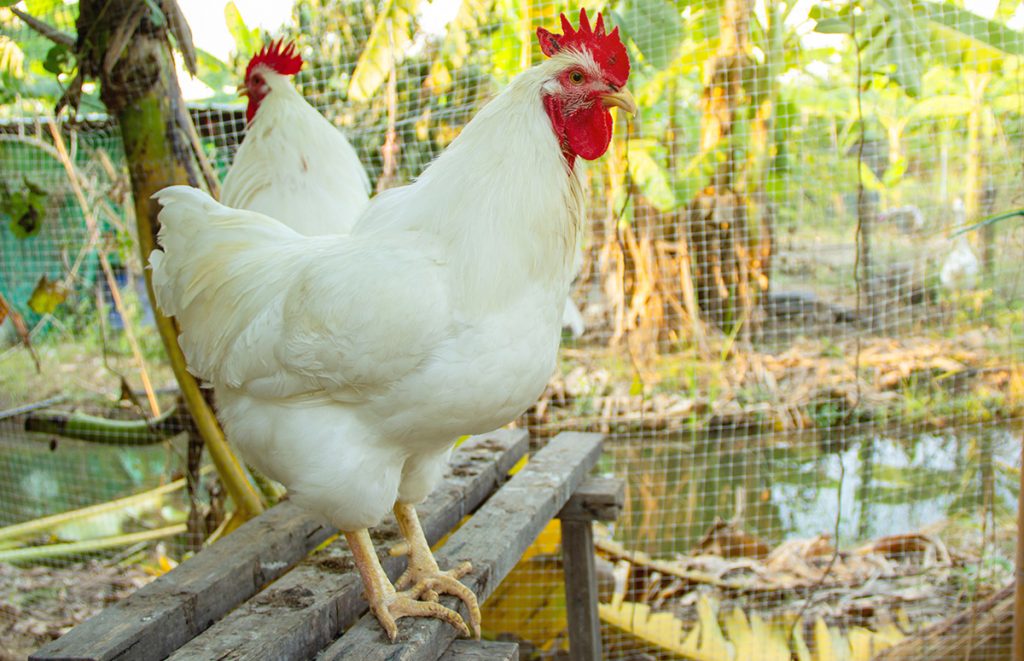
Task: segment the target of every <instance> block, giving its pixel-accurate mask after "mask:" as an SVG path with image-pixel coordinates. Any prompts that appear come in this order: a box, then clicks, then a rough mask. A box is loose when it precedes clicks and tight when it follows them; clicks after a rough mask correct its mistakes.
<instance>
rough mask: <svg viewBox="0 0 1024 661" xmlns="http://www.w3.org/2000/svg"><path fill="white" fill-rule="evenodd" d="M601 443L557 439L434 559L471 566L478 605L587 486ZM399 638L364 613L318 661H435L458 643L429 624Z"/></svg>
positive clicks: (440, 626)
mask: <svg viewBox="0 0 1024 661" xmlns="http://www.w3.org/2000/svg"><path fill="white" fill-rule="evenodd" d="M601 440H602V437H601V435H599V434H581V433H563V434H559V435H558V436H556V437H555V438H554V439H553V440H552V441H551V442H550V443H548V445H547V446H546V447H544V448H543V449H541V450H540V451H539V452H537V453H536V454H535V455H534V456H533V457H532V458H531V459H530V462H529V463H528V464H526V467H525V468H523V470H521V471H520V472H519V473H517V474H516V475H515V476H514V477H513V478H512V479H511V480H509V482H508V484H506V485H505V486H504V487H502V488H501V490H500V491H498V493H496V494H495V495H494V496H493V497H492V498H491V499H490V500H489V501H487V503H486V504H485V505H484V506H483V507H481V508H480V511H478V512H477V513H476V514H475V515H474V516H473V517H472V518H471V519H470V520H469V521H467V522H466V523H465V524H464V525H463V526H462V527H461V528H459V529H458V530H457V531H456V532H455V533H454V534H453V535H452V536H451V538H450V539H449V540H448V542H447V543H446V544H445V545H444V546H443V547H442V548H441V550H440V552H439V553H438V554H437V555H438V559H439V560H440V561H441V564H442V566H445V565H447V566H454V565H455V564H457V563H458V562H461V561H463V560H470V561H472V563H473V571H472V572H471V573H470V574H468V575H467V576H465V577H464V578H463V579H462V580H463V582H464V583H465V584H466V585H468V586H469V588H470V589H471V590H473V591H474V592H475V593H476V595H477V597H478V598H479V599H480V602H481V603H483V602H484V601H486V599H487V597H489V596H490V595H491V593H492V592H494V589H495V588H496V587H497V586H498V584H499V583H501V581H502V580H503V579H504V578H505V577H506V576H507V575H508V573H509V572H510V571H511V570H512V568H513V567H514V566H515V564H516V562H518V561H519V558H521V557H522V556H523V553H525V552H526V549H527V548H529V546H530V544H532V543H533V540H534V539H536V538H537V535H538V534H539V533H540V532H541V530H543V529H544V526H545V525H547V523H548V521H550V520H551V519H552V518H554V517H555V515H557V514H558V512H559V511H560V510H561V509H562V507H563V506H564V505H565V503H566V502H567V501H568V500H569V497H570V496H571V495H572V493H573V492H574V491H576V489H577V488H578V487H579V485H580V484H582V483H583V481H584V479H586V476H587V473H589V472H590V469H591V468H593V466H594V464H596V463H597V459H598V457H599V456H600V453H601ZM441 601H442V603H444V605H445V606H448V607H449V608H453V609H456V610H458V611H459V612H460V613H461V614H462V615H463V617H465V616H466V608H465V605H464V604H462V602H461V601H458V600H456V599H455V598H453V597H443V598H442V600H441ZM398 631H399V633H398V641H397V642H395V643H394V644H392V643H389V642H388V639H387V636H386V635H385V634H384V631H383V629H381V627H380V624H379V623H378V622H377V620H376V618H375V617H374V616H373V615H372V614H367V615H365V616H364V617H363V618H362V619H360V620H359V622H357V623H356V624H355V625H353V626H352V628H351V629H349V630H348V631H347V632H346V633H345V635H344V636H342V637H341V638H340V639H338V640H337V641H336V642H335V643H334V644H332V645H330V646H329V647H328V648H327V649H325V650H324V651H323V652H321V653H320V654H319V655H318V656H317V659H318V660H319V661H335V660H339V659H360V660H361V661H385V660H386V661H414V660H421V659H432V658H438V657H439V656H440V655H441V654H442V653H443V652H444V651H445V650H446V649H447V648H448V646H449V645H450V644H451V643H452V641H453V640H454V639H455V636H456V631H455V629H454V628H453V627H452V626H451V625H449V624H447V623H444V622H441V621H440V620H435V619H426V618H406V619H402V620H399V621H398Z"/></svg>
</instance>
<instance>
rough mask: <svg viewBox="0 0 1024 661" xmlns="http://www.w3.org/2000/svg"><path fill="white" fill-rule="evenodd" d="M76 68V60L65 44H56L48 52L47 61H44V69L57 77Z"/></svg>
mask: <svg viewBox="0 0 1024 661" xmlns="http://www.w3.org/2000/svg"><path fill="white" fill-rule="evenodd" d="M74 66H75V58H74V56H73V55H72V54H71V51H69V50H68V48H67V46H65V45H63V44H54V45H53V47H52V48H50V50H48V51H47V52H46V59H45V60H43V69H45V70H46V71H49V72H50V73H52V74H53V75H55V76H57V75H60V74H62V73H65V72H68V71H70V70H71V69H73V68H74Z"/></svg>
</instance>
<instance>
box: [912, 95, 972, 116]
mask: <svg viewBox="0 0 1024 661" xmlns="http://www.w3.org/2000/svg"><path fill="white" fill-rule="evenodd" d="M971 105H972V103H971V100H970V99H969V98H968V97H966V96H962V95H959V94H942V95H940V96H931V97H928V98H927V99H924V100H922V101H920V102H918V103H916V104H914V107H913V108H911V109H910V115H911V117H914V118H920V119H936V118H939V117H963V116H965V115H967V113H969V112H970V111H971Z"/></svg>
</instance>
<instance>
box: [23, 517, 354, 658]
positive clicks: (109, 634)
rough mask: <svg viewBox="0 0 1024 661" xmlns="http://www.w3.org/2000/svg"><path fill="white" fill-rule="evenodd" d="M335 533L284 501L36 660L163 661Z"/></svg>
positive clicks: (67, 636) (56, 643)
mask: <svg viewBox="0 0 1024 661" xmlns="http://www.w3.org/2000/svg"><path fill="white" fill-rule="evenodd" d="M334 532H335V531H334V530H333V529H332V528H331V527H330V526H327V525H325V524H323V523H321V522H319V521H316V520H315V519H313V518H312V517H310V516H309V515H307V514H306V513H305V512H304V511H303V510H301V509H299V508H298V507H297V506H295V505H294V504H292V503H289V502H287V501H286V502H283V503H281V504H279V505H277V506H276V507H274V508H273V509H271V510H270V511H268V512H265V513H264V514H262V515H261V516H259V517H257V518H255V519H253V520H251V521H248V522H246V523H245V525H243V526H242V527H240V528H239V529H238V530H236V531H235V532H233V533H232V534H230V535H228V536H227V537H225V538H224V539H222V540H221V541H219V542H217V543H216V544H214V545H213V546H211V547H210V548H208V549H206V550H204V551H203V552H201V553H198V554H196V555H195V556H194V557H193V558H191V559H189V560H188V562H184V563H182V564H181V565H180V566H179V567H177V568H176V569H174V571H172V572H168V573H167V574H165V575H164V576H161V577H160V578H158V579H156V580H155V581H153V582H152V583H150V584H149V585H146V586H144V587H142V588H140V589H139V590H137V591H136V592H134V593H133V594H132V595H130V596H129V597H128V598H126V599H124V600H123V601H121V602H119V603H117V604H114V605H113V606H111V607H110V608H107V609H105V610H103V611H102V612H100V613H98V614H97V615H95V616H94V617H92V618H90V619H89V620H86V621H85V622H83V623H82V624H80V625H78V626H77V627H75V628H74V629H72V630H71V631H69V632H68V633H66V634H64V635H63V636H62V637H60V638H58V639H57V640H55V641H53V642H51V643H49V644H47V645H46V646H44V647H42V648H40V649H39V650H38V651H36V652H35V653H34V654H33V655H32V656H31V657H30V658H31V659H39V660H42V659H95V660H97V661H104V660H107V659H147V658H163V657H165V656H167V655H168V654H170V653H171V652H173V651H174V650H175V649H177V648H178V647H180V646H181V645H183V644H184V643H185V642H187V641H188V640H190V639H191V638H193V637H194V636H196V635H198V634H199V633H200V632H202V631H203V630H204V629H206V628H207V627H209V626H210V624H212V623H213V622H214V621H216V620H217V619H218V618H220V617H222V616H223V615H224V613H226V612H228V611H229V610H231V609H232V608H234V607H235V606H237V605H238V604H239V603H241V602H243V601H245V600H246V599H248V598H249V597H251V596H252V595H254V594H255V593H256V592H257V591H258V590H260V589H261V588H262V587H263V586H265V585H267V584H268V583H270V582H271V581H273V580H275V579H276V578H278V577H279V576H281V575H282V574H283V573H285V572H286V571H288V570H289V569H290V568H291V567H292V566H293V565H294V564H295V563H296V562H298V561H299V560H301V559H302V558H304V557H306V555H308V554H309V552H310V551H311V550H313V549H314V548H316V547H317V546H318V545H319V544H321V543H322V542H323V541H324V540H326V539H327V538H328V537H329V536H330V535H332V534H334Z"/></svg>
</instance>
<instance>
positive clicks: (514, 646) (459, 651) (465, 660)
mask: <svg viewBox="0 0 1024 661" xmlns="http://www.w3.org/2000/svg"><path fill="white" fill-rule="evenodd" d="M438 661H519V644H518V643H499V642H497V641H493V640H456V641H455V642H453V643H452V644H451V645H449V647H448V651H447V652H445V653H444V654H443V655H442V656H441V658H440V659H438Z"/></svg>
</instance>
